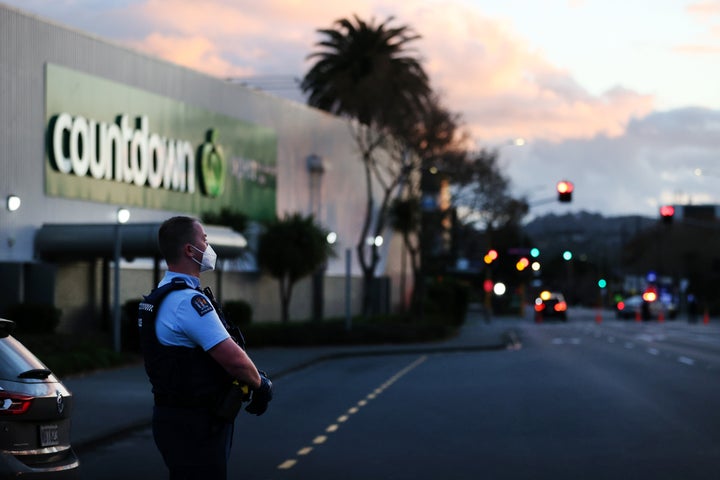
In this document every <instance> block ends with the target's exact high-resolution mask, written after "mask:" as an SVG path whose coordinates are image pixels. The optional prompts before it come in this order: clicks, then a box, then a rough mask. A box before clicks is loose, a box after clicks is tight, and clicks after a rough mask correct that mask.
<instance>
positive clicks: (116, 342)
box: [113, 208, 130, 353]
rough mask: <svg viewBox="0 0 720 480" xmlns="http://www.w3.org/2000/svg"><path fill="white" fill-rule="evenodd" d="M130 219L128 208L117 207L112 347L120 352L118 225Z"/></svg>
mask: <svg viewBox="0 0 720 480" xmlns="http://www.w3.org/2000/svg"><path fill="white" fill-rule="evenodd" d="M129 220H130V210H128V209H127V208H118V209H117V212H115V249H114V254H113V258H114V261H115V281H114V285H113V347H114V348H115V351H116V352H117V353H120V350H121V347H122V345H121V342H120V332H121V329H120V256H121V253H122V235H121V232H120V226H121V225H123V224H125V223H127V222H128V221H129Z"/></svg>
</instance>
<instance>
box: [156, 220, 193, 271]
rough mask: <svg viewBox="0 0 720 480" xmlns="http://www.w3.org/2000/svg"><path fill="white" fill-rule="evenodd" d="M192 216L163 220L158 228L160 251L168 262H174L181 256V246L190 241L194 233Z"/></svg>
mask: <svg viewBox="0 0 720 480" xmlns="http://www.w3.org/2000/svg"><path fill="white" fill-rule="evenodd" d="M197 222H198V220H197V219H195V218H192V217H185V216H177V217H172V218H168V219H167V220H165V221H164V222H163V223H162V225H160V229H159V230H158V246H159V247H160V253H161V254H162V256H163V257H164V258H165V261H166V262H168V263H175V262H177V261H178V260H180V258H181V256H182V248H183V247H184V246H185V244H186V243H192V242H193V240H194V235H195V223H197Z"/></svg>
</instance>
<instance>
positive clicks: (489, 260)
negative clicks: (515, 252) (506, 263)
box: [483, 250, 498, 265]
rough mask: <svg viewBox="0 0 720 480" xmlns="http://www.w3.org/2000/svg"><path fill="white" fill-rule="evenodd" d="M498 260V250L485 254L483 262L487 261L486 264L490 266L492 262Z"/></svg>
mask: <svg viewBox="0 0 720 480" xmlns="http://www.w3.org/2000/svg"><path fill="white" fill-rule="evenodd" d="M497 258H498V252H497V250H488V252H487V253H486V254H485V257H484V258H483V260H485V263H487V264H488V265H490V264H491V263H492V262H494V261H495V260H497Z"/></svg>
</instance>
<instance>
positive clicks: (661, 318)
mask: <svg viewBox="0 0 720 480" xmlns="http://www.w3.org/2000/svg"><path fill="white" fill-rule="evenodd" d="M664 321H665V312H663V311H662V310H660V313H658V323H663V322H664Z"/></svg>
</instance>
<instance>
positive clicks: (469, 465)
mask: <svg viewBox="0 0 720 480" xmlns="http://www.w3.org/2000/svg"><path fill="white" fill-rule="evenodd" d="M496 321H505V322H508V326H513V327H515V328H517V331H518V333H519V335H520V338H521V340H522V348H521V349H519V350H508V351H499V352H477V353H472V352H469V353H468V352H464V353H455V354H433V355H399V356H383V357H362V358H350V359H343V360H337V361H331V362H325V363H322V364H318V365H315V366H313V367H311V368H307V369H305V370H302V371H299V372H296V373H293V374H292V375H289V376H286V377H283V378H281V379H279V380H278V381H276V382H275V399H274V400H273V402H272V404H271V407H270V409H269V410H268V412H267V413H266V414H265V415H264V416H262V417H253V416H250V415H248V414H245V413H243V414H241V416H240V417H239V419H238V420H237V422H236V433H235V440H234V446H233V458H232V461H231V464H230V467H229V470H230V473H229V478H237V479H342V480H353V479H362V480H367V479H408V480H409V479H413V480H419V479H450V480H452V479H468V480H470V479H472V480H477V479H479V478H484V479H578V478H582V479H584V480H588V479H617V478H632V479H638V480H642V479H653V480H656V479H673V480H677V479H683V480H691V479H712V478H718V472H720V382H719V381H718V379H719V374H720V329H718V327H716V326H712V325H702V324H696V325H689V324H687V323H686V322H684V321H680V320H677V321H673V322H669V321H668V322H665V323H662V324H661V323H657V322H653V323H647V322H645V323H638V322H634V321H618V320H615V319H614V318H613V319H607V320H604V321H603V322H602V323H600V324H598V323H597V322H596V321H595V319H594V315H593V312H592V311H588V312H582V311H574V312H571V315H570V321H569V322H568V323H567V324H564V323H551V322H545V323H543V324H535V323H532V322H530V321H520V320H515V321H510V320H496ZM188 441H192V439H188ZM80 454H81V455H80V459H81V463H82V468H83V478H87V479H128V478H136V479H146V478H166V474H165V470H164V466H163V464H162V460H161V458H160V457H159V454H158V453H157V451H156V449H155V446H154V444H153V441H152V436H151V433H150V431H149V430H148V429H145V430H139V431H136V432H134V433H132V434H130V435H128V436H126V437H124V438H121V439H118V440H117V441H115V442H113V443H111V444H106V445H101V446H98V447H97V448H95V449H92V450H87V451H83V452H80Z"/></svg>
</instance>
